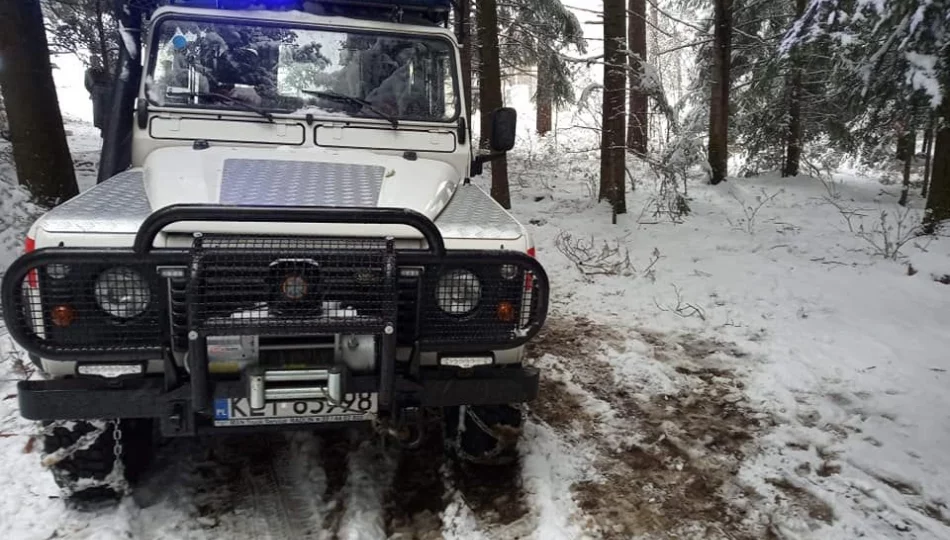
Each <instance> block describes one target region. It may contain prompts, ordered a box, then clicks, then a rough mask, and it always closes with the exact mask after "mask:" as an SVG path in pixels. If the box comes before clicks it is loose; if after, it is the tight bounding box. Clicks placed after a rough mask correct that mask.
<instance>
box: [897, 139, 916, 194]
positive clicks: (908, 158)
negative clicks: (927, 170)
mask: <svg viewBox="0 0 950 540" xmlns="http://www.w3.org/2000/svg"><path fill="white" fill-rule="evenodd" d="M916 139H917V132H916V131H914V129H913V128H911V130H910V131H908V132H907V134H906V135H904V144H905V145H909V144H911V143H910V142H909V141H915V142H916ZM905 148H906V146H905ZM913 161H914V152H913V151H910V152H906V151H905V152H904V183H903V189H901V198H900V200H898V201H897V204H899V205H901V206H907V197H908V195H909V194H910V166H911V163H912V162H913Z"/></svg>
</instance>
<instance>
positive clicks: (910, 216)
mask: <svg viewBox="0 0 950 540" xmlns="http://www.w3.org/2000/svg"><path fill="white" fill-rule="evenodd" d="M855 234H856V235H857V237H858V238H860V239H862V240H864V241H865V242H866V243H867V244H868V246H870V248H871V250H872V253H873V254H874V255H878V256H881V257H884V258H885V259H890V260H897V259H898V258H899V257H900V256H901V250H902V249H903V248H904V246H905V245H907V243H909V242H911V241H912V240H914V239H915V238H918V237H920V236H923V235H924V230H923V227H922V226H921V219H920V215H919V213H918V212H913V211H912V210H911V209H910V208H904V209H901V210H898V211H897V213H896V214H895V215H893V216H892V215H891V214H890V213H888V211H887V210H881V213H880V214H879V217H878V220H877V221H876V222H875V223H874V225H873V226H872V227H871V228H870V229H867V228H865V226H864V223H863V222H862V223H861V224H860V225H858V228H857V231H856V232H855Z"/></svg>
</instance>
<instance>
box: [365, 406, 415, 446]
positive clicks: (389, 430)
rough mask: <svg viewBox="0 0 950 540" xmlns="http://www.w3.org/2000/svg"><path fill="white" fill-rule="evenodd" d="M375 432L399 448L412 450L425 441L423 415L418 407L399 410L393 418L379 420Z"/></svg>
mask: <svg viewBox="0 0 950 540" xmlns="http://www.w3.org/2000/svg"><path fill="white" fill-rule="evenodd" d="M376 432H377V433H379V434H380V435H381V436H382V437H383V438H385V439H390V440H393V441H395V442H396V444H397V445H399V447H400V448H405V449H407V450H414V449H416V448H419V447H420V446H422V442H423V441H424V440H425V413H424V412H423V411H422V409H420V408H418V407H407V408H405V409H400V410H399V411H397V414H396V415H394V416H391V417H386V418H380V419H379V420H378V422H377V424H376Z"/></svg>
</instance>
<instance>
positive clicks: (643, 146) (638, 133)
mask: <svg viewBox="0 0 950 540" xmlns="http://www.w3.org/2000/svg"><path fill="white" fill-rule="evenodd" d="M646 14H647V3H646V0H630V5H629V9H628V13H627V17H629V19H628V21H627V29H628V32H627V33H628V36H627V37H628V39H629V40H630V52H631V53H632V54H633V56H632V57H631V58H630V111H628V118H627V148H629V149H630V151H632V152H633V153H635V154H637V155H639V156H643V155H646V153H647V144H648V141H649V116H648V115H647V112H648V111H647V107H648V105H649V104H648V102H647V96H646V93H645V92H643V91H642V90H641V88H640V83H641V81H642V78H643V65H644V64H646V60H647V23H646Z"/></svg>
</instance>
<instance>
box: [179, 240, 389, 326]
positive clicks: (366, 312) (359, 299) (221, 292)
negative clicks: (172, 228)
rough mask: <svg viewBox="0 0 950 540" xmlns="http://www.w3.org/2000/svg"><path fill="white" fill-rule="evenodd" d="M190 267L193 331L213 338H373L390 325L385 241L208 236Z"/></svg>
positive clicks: (197, 243)
mask: <svg viewBox="0 0 950 540" xmlns="http://www.w3.org/2000/svg"><path fill="white" fill-rule="evenodd" d="M387 266H388V268H387ZM193 268H194V271H193V274H192V276H191V280H190V283H189V286H188V304H189V309H190V316H191V321H190V325H191V326H193V327H197V328H199V329H201V330H203V331H204V332H206V333H210V334H261V335H266V334H272V335H273V334H285V335H290V334H324V333H328V332H335V331H347V332H357V331H362V332H368V333H376V332H379V331H381V329H382V327H383V326H384V325H385V323H387V322H392V321H393V320H394V318H395V304H396V301H395V267H394V266H393V258H392V255H391V254H388V253H387V248H386V242H385V241H384V240H362V239H356V240H349V239H312V238H267V237H260V238H247V237H228V236H222V237H218V236H205V237H202V238H198V239H197V240H196V241H195V245H194V265H193Z"/></svg>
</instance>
